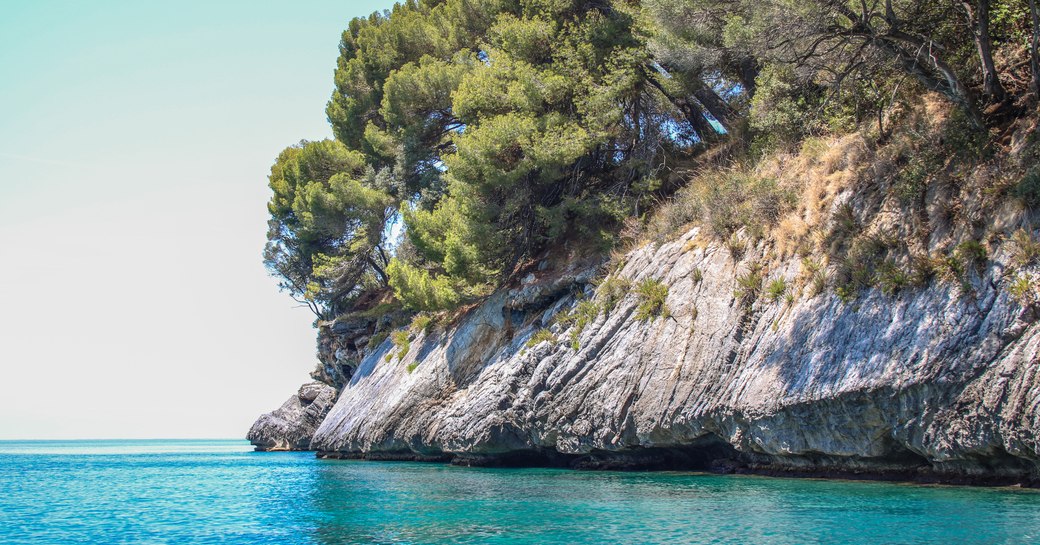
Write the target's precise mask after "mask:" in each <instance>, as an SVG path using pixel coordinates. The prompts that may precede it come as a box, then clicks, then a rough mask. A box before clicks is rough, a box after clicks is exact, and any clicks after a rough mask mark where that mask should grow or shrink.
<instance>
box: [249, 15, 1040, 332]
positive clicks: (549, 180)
mask: <svg viewBox="0 0 1040 545" xmlns="http://www.w3.org/2000/svg"><path fill="white" fill-rule="evenodd" d="M991 7H992V12H991V13H992V16H991V17H990V20H991V23H992V26H991V31H992V38H993V41H994V45H995V47H997V51H998V52H999V54H1000V57H1001V58H1000V59H998V60H999V62H998V63H997V64H998V65H999V66H1001V69H1003V70H1006V66H1009V65H1013V64H1014V63H1017V62H1018V61H1017V60H1015V59H1016V58H1017V57H1015V55H1017V53H1014V51H1017V49H1015V48H1016V47H1020V46H1023V45H1025V44H1024V41H1023V40H1024V39H1025V37H1027V36H1028V35H1029V33H1030V25H1029V24H1028V21H1024V20H1023V18H1024V15H1023V14H1024V13H1026V12H1025V11H1024V10H1023V4H1022V2H1021V1H1020V0H994V1H993V2H992V3H991ZM963 15H964V14H963V13H962V6H960V5H959V4H956V3H950V2H938V3H936V2H905V1H899V2H886V3H877V2H874V3H863V2H860V3H855V2H837V3H835V2H824V1H810V2H801V3H798V2H791V1H788V0H782V1H771V2H758V1H753V0H733V1H725V2H723V1H719V0H692V1H691V0H646V1H645V2H605V3H604V2H574V1H570V0H552V1H548V0H546V1H543V0H523V1H519V2H516V1H506V0H407V1H404V2H401V3H399V4H397V5H396V6H395V7H394V8H393V9H392V10H390V11H387V12H382V13H375V14H373V15H371V16H369V17H367V18H358V19H354V20H352V21H350V23H349V25H348V28H347V29H346V30H345V31H344V32H343V34H342V37H341V42H340V48H339V52H340V55H339V58H338V59H337V64H336V70H335V75H334V81H333V83H334V91H333V94H332V96H331V98H330V100H329V102H328V104H327V107H326V114H327V116H328V119H329V121H330V123H331V125H332V128H333V133H334V135H335V140H326V141H322V142H301V143H300V144H299V145H296V146H292V147H290V148H287V149H286V150H285V151H283V152H282V154H280V155H279V157H278V159H277V161H276V163H275V165H274V166H273V167H272V169H271V175H270V178H269V185H270V188H271V191H272V197H271V201H270V203H269V206H268V209H269V212H270V214H271V221H270V231H269V235H268V245H267V247H266V248H265V263H266V264H267V266H268V267H269V268H270V270H271V271H272V272H274V273H275V274H277V275H278V276H279V277H280V279H281V281H282V284H281V285H282V287H283V288H284V289H286V290H287V291H289V292H290V293H291V294H292V296H293V297H295V298H297V299H298V300H301V301H303V302H305V303H306V304H308V305H309V306H310V307H311V308H312V310H314V312H315V313H317V314H318V315H319V316H320V317H323V318H326V319H327V318H330V317H332V316H334V315H336V314H340V313H343V312H347V311H349V310H351V308H352V306H353V305H354V304H356V303H357V302H358V301H360V300H362V295H363V294H364V293H366V292H370V291H375V290H385V289H386V288H387V287H389V288H392V291H393V293H394V296H395V297H396V298H397V299H398V300H399V301H400V302H401V303H402V304H403V305H404V306H405V307H406V308H408V309H411V310H419V311H435V310H442V309H450V308H453V307H456V306H458V305H460V304H462V303H465V302H468V301H471V300H472V299H474V298H476V297H480V296H482V295H484V294H487V293H489V292H490V291H491V290H492V289H494V288H495V287H497V286H498V285H499V284H500V283H501V282H502V280H503V279H504V278H505V277H508V276H509V275H511V274H513V273H515V271H517V270H519V266H520V265H521V264H522V263H524V262H525V261H526V260H528V259H530V258H532V257H533V256H536V255H538V254H540V253H541V252H543V251H544V250H545V249H546V248H547V247H549V246H551V245H557V244H560V243H562V242H567V243H570V242H572V241H575V242H577V243H578V245H577V247H579V248H583V249H588V248H596V249H605V248H606V247H607V246H609V245H610V244H611V243H612V242H613V240H614V238H615V237H614V234H615V233H616V232H617V231H618V230H619V228H620V226H621V225H622V224H624V222H625V221H626V220H630V219H631V217H632V216H636V217H638V220H639V221H643V220H645V219H646V218H647V217H650V219H649V222H648V223H649V224H648V226H647V231H646V233H647V234H649V235H650V238H651V239H655V240H661V239H664V238H667V237H670V236H672V235H673V234H674V233H675V232H676V231H678V230H679V229H681V228H683V227H684V226H686V225H687V224H688V223H690V222H693V221H699V222H703V223H704V224H706V225H707V226H709V227H710V229H711V231H712V232H713V233H714V234H715V235H716V236H717V237H718V238H719V239H720V240H723V241H728V242H729V247H730V251H731V253H732V255H733V256H734V257H735V258H737V259H740V258H742V257H743V256H744V254H745V253H746V251H747V249H748V246H749V245H750V244H757V243H758V241H759V239H760V238H762V237H764V236H765V235H766V234H767V233H768V231H769V230H770V229H771V228H772V227H774V226H775V224H776V223H777V221H778V220H779V218H780V217H781V216H782V215H784V214H785V213H786V212H788V211H790V210H792V209H793V207H794V206H795V204H796V203H795V202H794V198H795V194H794V193H793V192H792V191H789V190H788V189H787V188H785V187H782V186H781V185H780V184H779V183H778V182H777V181H776V180H773V179H769V178H764V177H762V176H759V175H756V174H755V172H756V170H755V169H754V168H753V167H752V166H751V165H746V164H742V163H741V161H742V160H746V159H747V158H748V157H749V156H750V157H751V158H754V157H755V156H756V155H757V153H758V152H761V151H762V150H765V149H770V148H773V147H777V146H790V147H791V149H794V148H793V146H792V145H797V143H798V141H799V140H800V139H803V138H805V137H806V136H813V135H821V134H824V133H827V132H842V131H848V130H853V129H856V128H859V127H862V126H863V125H864V124H865V123H867V122H870V123H872V124H873V123H875V122H876V124H877V128H878V130H877V136H878V140H879V141H884V140H885V138H887V137H888V136H890V134H889V132H890V131H889V130H886V129H885V128H884V125H885V123H886V122H887V123H891V122H890V121H886V119H890V118H892V117H893V115H894V114H895V113H896V112H898V111H900V110H901V108H902V106H903V105H905V101H906V98H907V97H918V96H920V95H921V94H922V92H923V91H924V90H931V91H934V92H937V93H939V94H940V95H942V96H944V97H946V99H947V100H948V101H949V103H950V104H951V105H952V106H953V107H954V108H953V114H952V115H950V116H949V119H948V121H947V123H946V127H945V129H944V131H943V133H942V138H941V139H942V141H943V142H944V143H943V147H944V153H938V154H933V155H927V154H915V155H913V156H911V157H909V158H907V159H905V161H906V163H905V168H903V170H902V173H901V174H900V175H899V177H898V178H897V179H896V180H895V183H894V190H895V191H896V192H897V193H898V194H899V195H900V196H901V197H903V198H904V199H907V200H909V199H912V198H914V197H915V196H918V195H920V194H921V192H922V191H923V189H924V188H925V187H926V184H927V182H928V180H929V178H930V177H931V176H932V175H933V174H934V173H936V172H938V171H939V170H940V167H942V166H944V165H946V164H947V163H949V165H950V166H955V164H954V163H953V162H949V161H948V159H947V158H948V157H949V156H953V157H954V158H956V159H958V160H964V161H977V160H979V159H983V158H985V156H986V154H987V153H990V152H991V151H992V147H990V146H988V143H989V142H988V136H987V135H986V134H985V132H984V131H980V130H978V129H980V128H982V127H983V124H982V122H981V121H982V119H981V115H980V112H979V111H980V109H981V108H980V107H979V106H980V104H977V102H976V99H975V97H976V96H981V95H980V94H979V93H978V92H977V90H976V89H972V88H971V86H972V85H975V84H976V82H981V81H983V79H984V77H983V76H986V74H983V73H982V71H981V69H980V68H979V67H980V66H981V64H980V63H979V62H978V61H977V60H976V58H975V57H976V47H975V43H974V40H973V38H972V37H973V36H975V35H977V34H976V33H977V32H978V31H979V30H980V29H979V27H977V26H976V27H974V28H972V27H971V24H972V23H971V22H970V21H967V20H965V18H964V17H963ZM1000 75H1001V76H1006V77H1002V78H997V81H998V82H999V81H1012V80H1017V79H1020V76H1019V75H1017V74H1000ZM986 80H987V81H990V82H992V81H994V80H993V78H991V77H990V78H987V79H986ZM723 138H728V139H732V140H734V145H732V146H726V147H725V149H718V152H719V153H713V154H712V155H711V156H701V157H698V163H699V164H706V165H709V164H712V162H713V161H716V160H722V161H730V160H732V163H727V164H731V165H735V166H732V168H730V169H728V170H727V169H723V168H707V169H706V170H705V171H704V172H703V173H701V174H700V175H698V176H696V177H695V179H694V180H693V181H692V182H691V183H689V184H688V185H687V186H686V187H683V188H679V189H678V190H677V186H679V185H680V178H681V173H682V172H684V171H685V170H686V169H687V168H688V167H689V166H690V165H691V164H692V161H691V159H692V158H693V157H694V156H695V154H698V153H700V152H701V151H704V150H706V149H707V148H709V147H711V146H713V145H714V144H716V143H718V142H719V141H720V140H722V139H723ZM820 142H821V140H812V139H810V140H807V141H806V142H805V143H804V144H803V146H802V147H803V151H805V152H806V155H807V156H808V155H812V154H815V155H819V154H820V152H821V150H820V149H819V146H820ZM749 143H750V144H749ZM749 146H750V148H751V150H750V153H749V150H748V147H749ZM701 158H704V159H707V160H706V161H704V162H700V159H701ZM1037 172H1038V171H1037V169H1033V170H1030V172H1029V173H1027V175H1026V176H1025V178H1024V179H1023V180H1022V181H1021V183H1019V184H1018V186H1017V187H1016V188H1015V189H1014V194H1015V195H1017V196H1018V197H1019V198H1021V199H1022V200H1023V201H1025V202H1026V203H1027V204H1028V205H1029V206H1031V207H1036V206H1037V205H1040V196H1038V195H1040V174H1037ZM670 195H674V198H671V199H670V200H669V199H668V197H669V196H670ZM662 202H665V203H666V204H663V205H660V203H662ZM654 205H659V206H658V212H657V213H656V214H653V215H652V216H648V215H646V211H647V207H651V206H654ZM856 219H857V218H856V216H855V214H853V212H852V209H851V207H848V206H847V205H845V206H844V207H843V208H839V209H838V211H837V213H836V214H835V217H834V226H833V228H832V229H831V232H830V235H829V240H828V242H829V243H830V246H831V247H830V252H831V254H832V255H839V254H846V253H854V254H855V255H852V256H851V258H850V259H851V261H849V262H847V263H844V265H842V264H839V267H838V269H839V270H838V272H837V274H836V276H837V277H838V278H836V281H837V283H838V284H839V285H840V287H842V288H843V289H846V291H847V292H848V293H854V292H855V290H856V289H858V286H862V285H867V284H870V283H872V282H876V283H880V284H882V287H883V289H886V290H887V289H893V290H894V289H898V288H899V287H900V286H902V285H904V284H905V283H906V279H905V278H904V276H905V275H900V274H896V273H897V270H896V269H894V268H892V267H888V266H883V264H884V263H885V262H886V261H885V260H886V259H888V257H889V256H887V254H886V255H883V256H868V254H864V253H862V250H863V248H860V249H855V248H852V245H853V244H854V241H855V240H856V239H857V237H858V236H859V234H860V229H861V228H860V225H859V222H858V221H856ZM398 222H399V224H400V225H399V226H400V227H403V230H404V233H405V236H404V238H403V240H402V242H401V243H400V244H399V245H396V244H394V242H396V241H388V240H384V239H385V237H386V236H388V233H389V232H391V231H392V229H389V227H390V226H391V225H394V224H397V223H398ZM393 231H396V229H394V230H393ZM738 232H739V233H741V235H737V233H738ZM853 250H855V252H853ZM857 252H859V253H857ZM954 253H956V252H954ZM952 257H954V258H955V259H956V260H962V261H963V260H965V259H970V258H971V257H970V256H952ZM862 264H865V265H868V268H869V269H870V271H869V272H863V271H856V270H855V269H854V268H853V266H854V265H862ZM879 267H880V269H879ZM875 269H876V270H875ZM810 279H811V280H812V282H814V283H815V282H817V281H819V282H824V281H825V280H826V276H825V275H824V274H823V272H822V271H816V272H813V273H811V275H810ZM615 281H618V282H620V280H619V279H614V278H608V279H607V280H605V286H601V287H600V289H599V292H600V293H599V294H598V295H597V300H598V301H599V304H601V305H602V307H603V309H604V310H605V311H607V312H609V311H610V309H611V308H613V307H614V305H616V304H617V301H618V300H619V299H620V298H621V297H623V296H624V293H625V292H626V291H628V290H629V289H630V286H620V285H619V286H614V285H612V283H613V282H615ZM694 281H695V282H697V281H699V273H698V277H697V278H696V279H695V280H694ZM759 283H761V282H759ZM760 289H761V286H759V288H758V290H760ZM785 295H786V294H785ZM756 296H757V291H756Z"/></svg>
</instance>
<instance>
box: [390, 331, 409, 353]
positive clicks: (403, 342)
mask: <svg viewBox="0 0 1040 545" xmlns="http://www.w3.org/2000/svg"><path fill="white" fill-rule="evenodd" d="M408 336H409V333H408V330H407V329H398V330H396V331H394V332H393V333H391V334H390V340H391V341H392V342H393V343H394V348H395V349H396V350H397V359H398V360H402V359H404V357H405V356H406V355H408V351H409V350H411V349H412V343H411V341H410V340H409V339H408Z"/></svg>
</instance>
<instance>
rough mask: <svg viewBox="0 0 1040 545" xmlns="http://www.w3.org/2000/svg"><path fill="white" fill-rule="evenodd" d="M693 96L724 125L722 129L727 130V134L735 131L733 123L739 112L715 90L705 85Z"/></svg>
mask: <svg viewBox="0 0 1040 545" xmlns="http://www.w3.org/2000/svg"><path fill="white" fill-rule="evenodd" d="M693 96H694V98H696V99H697V102H700V103H701V105H703V106H704V109H706V110H708V113H710V114H711V116H712V117H714V118H715V120H716V121H718V122H719V124H720V125H722V128H724V129H726V132H729V131H731V130H732V129H733V121H734V119H735V118H736V117H737V112H735V111H734V110H733V108H732V107H731V106H730V105H729V103H728V102H726V101H725V100H724V99H723V98H722V97H720V96H719V94H718V93H716V92H715V90H714V89H712V88H711V87H708V86H707V85H704V86H703V87H701V88H700V89H698V90H696V91H694V92H693Z"/></svg>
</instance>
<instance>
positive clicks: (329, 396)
mask: <svg viewBox="0 0 1040 545" xmlns="http://www.w3.org/2000/svg"><path fill="white" fill-rule="evenodd" d="M335 401H336V389H335V388H333V387H331V386H329V385H327V384H322V383H320V382H311V383H308V384H304V385H303V386H301V387H300V390H299V391H298V392H297V393H296V395H294V396H292V397H290V398H289V399H288V400H286V402H285V403H283V404H282V406H281V407H279V408H277V409H275V410H274V411H271V412H269V413H267V414H264V415H262V416H260V418H258V419H257V421H256V422H255V423H253V426H252V427H251V428H249V433H248V435H247V436H246V439H249V442H250V443H252V444H253V446H255V447H256V450H259V451H267V450H310V447H311V438H312V437H313V436H314V432H315V430H317V429H318V425H319V424H321V421H322V420H323V419H324V418H325V415H327V414H328V412H329V409H331V408H332V405H333V403H335Z"/></svg>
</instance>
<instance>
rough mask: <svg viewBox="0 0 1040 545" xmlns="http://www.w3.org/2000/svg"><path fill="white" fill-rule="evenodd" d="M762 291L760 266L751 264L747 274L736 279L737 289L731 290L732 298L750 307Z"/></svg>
mask: <svg viewBox="0 0 1040 545" xmlns="http://www.w3.org/2000/svg"><path fill="white" fill-rule="evenodd" d="M760 291H762V266H761V265H759V264H758V263H752V264H751V265H750V267H749V270H748V272H747V273H745V274H742V275H740V276H738V277H737V287H736V288H735V289H734V290H733V297H735V298H737V299H739V300H741V301H742V302H743V303H744V304H746V305H750V304H751V303H753V302H754V301H755V299H758V293H759V292H760Z"/></svg>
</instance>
